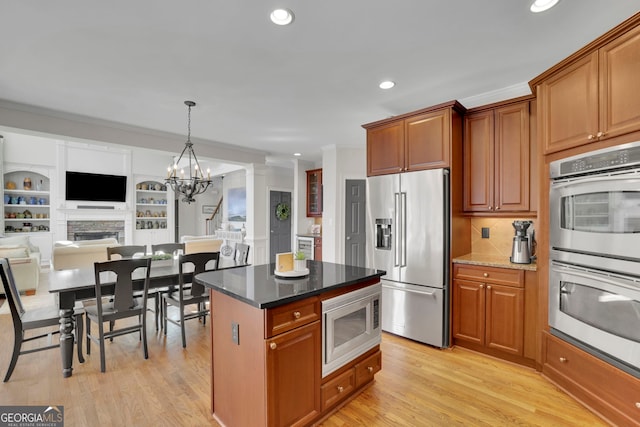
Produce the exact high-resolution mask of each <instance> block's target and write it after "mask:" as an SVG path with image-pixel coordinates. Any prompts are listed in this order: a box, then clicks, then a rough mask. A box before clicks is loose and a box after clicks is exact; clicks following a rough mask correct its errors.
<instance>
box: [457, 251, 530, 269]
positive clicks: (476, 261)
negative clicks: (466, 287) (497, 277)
mask: <svg viewBox="0 0 640 427" xmlns="http://www.w3.org/2000/svg"><path fill="white" fill-rule="evenodd" d="M453 262H454V263H457V264H472V265H484V266H487V267H501V268H511V269H514V270H529V271H536V270H537V269H538V268H537V265H536V262H535V261H532V262H531V264H516V263H513V262H511V261H509V257H507V256H504V255H495V254H490V255H488V254H479V253H470V254H466V255H462V256H459V257H456V258H454V259H453Z"/></svg>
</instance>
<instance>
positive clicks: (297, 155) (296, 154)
mask: <svg viewBox="0 0 640 427" xmlns="http://www.w3.org/2000/svg"><path fill="white" fill-rule="evenodd" d="M293 155H294V156H296V157H300V156H302V153H293Z"/></svg>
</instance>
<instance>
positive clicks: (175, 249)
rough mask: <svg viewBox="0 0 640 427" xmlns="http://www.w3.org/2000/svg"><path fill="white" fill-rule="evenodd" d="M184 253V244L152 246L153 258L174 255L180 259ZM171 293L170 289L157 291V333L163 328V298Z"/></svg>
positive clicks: (155, 310) (155, 299)
mask: <svg viewBox="0 0 640 427" xmlns="http://www.w3.org/2000/svg"><path fill="white" fill-rule="evenodd" d="M183 253H184V243H159V244H156V245H151V256H153V255H162V254H167V255H172V256H173V257H178V256H180V255H181V254H183ZM168 291H169V288H161V289H156V291H155V292H156V294H155V298H154V299H153V300H154V301H155V309H154V312H155V318H156V331H157V330H158V328H159V327H162V325H163V322H162V321H161V320H162V319H163V314H162V306H163V304H162V296H163V295H165V294H166V293H167V292H168Z"/></svg>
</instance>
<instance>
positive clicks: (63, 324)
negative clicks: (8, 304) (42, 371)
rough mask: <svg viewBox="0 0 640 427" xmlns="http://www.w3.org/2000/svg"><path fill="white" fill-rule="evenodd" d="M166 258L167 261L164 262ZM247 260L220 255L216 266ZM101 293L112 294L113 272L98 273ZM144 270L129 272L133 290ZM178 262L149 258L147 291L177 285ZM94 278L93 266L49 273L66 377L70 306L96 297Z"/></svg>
mask: <svg viewBox="0 0 640 427" xmlns="http://www.w3.org/2000/svg"><path fill="white" fill-rule="evenodd" d="M167 261H168V262H167ZM247 265H249V264H247V263H244V262H240V261H235V260H234V259H231V258H225V257H220V260H219V261H218V264H217V266H216V268H217V269H228V268H239V267H246V266H247ZM189 267H192V265H191V264H186V265H185V266H184V270H183V274H184V280H185V282H187V283H190V282H191V281H192V280H193V270H191V271H189ZM103 274H104V273H103ZM100 277H101V279H100V281H101V283H102V285H101V290H102V294H103V295H113V293H114V290H115V274H113V273H108V274H107V275H106V276H100ZM144 278H145V274H144V269H138V270H137V271H135V272H134V274H133V289H134V290H143V288H144ZM178 281H179V263H178V260H177V259H174V260H162V261H156V260H152V261H151V270H150V272H149V290H153V289H158V288H167V287H171V286H178ZM95 283H96V280H95V272H94V268H93V266H87V267H82V268H76V269H69V270H51V271H50V272H49V292H50V293H53V294H57V296H58V307H59V309H60V355H61V360H62V376H63V377H65V378H67V377H70V376H71V375H72V372H73V345H74V328H75V324H74V322H75V320H74V316H73V313H74V307H75V306H76V303H77V302H78V301H83V300H90V299H92V298H95V297H96V285H95Z"/></svg>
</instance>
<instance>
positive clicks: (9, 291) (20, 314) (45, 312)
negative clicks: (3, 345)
mask: <svg viewBox="0 0 640 427" xmlns="http://www.w3.org/2000/svg"><path fill="white" fill-rule="evenodd" d="M0 276H1V277H2V285H3V287H4V294H5V295H6V297H7V303H8V304H9V311H10V312H11V320H12V321H13V335H14V341H13V354H12V356H11V362H9V369H7V374H6V375H5V377H4V382H7V381H9V378H11V374H13V370H14V369H15V367H16V363H17V362H18V356H20V355H23V354H28V353H35V352H37V351H43V350H49V349H52V348H57V347H60V342H59V341H58V343H56V344H52V343H51V342H52V336H53V335H55V334H59V333H60V310H59V309H58V307H57V306H55V305H51V306H49V307H43V308H38V309H32V310H26V309H25V308H24V305H23V304H22V300H21V299H20V293H19V292H18V288H17V286H16V282H15V280H14V278H13V272H12V271H11V265H10V264H9V260H8V259H7V258H2V259H0ZM83 313H84V311H83V310H82V308H77V309H75V310H74V313H73V316H74V318H75V323H76V328H75V332H76V334H75V339H76V344H77V346H78V361H80V363H84V357H82V335H83V331H82V328H83V323H82V315H83ZM46 327H56V329H55V330H51V331H49V332H47V333H41V334H38V335H34V336H31V337H28V338H27V337H26V333H27V331H29V330H34V329H41V328H46ZM41 338H48V344H47V345H45V346H40V347H37V348H32V349H29V350H22V343H25V342H28V341H33V340H37V339H41Z"/></svg>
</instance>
